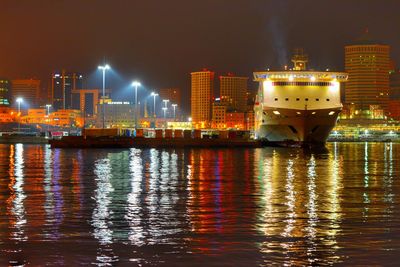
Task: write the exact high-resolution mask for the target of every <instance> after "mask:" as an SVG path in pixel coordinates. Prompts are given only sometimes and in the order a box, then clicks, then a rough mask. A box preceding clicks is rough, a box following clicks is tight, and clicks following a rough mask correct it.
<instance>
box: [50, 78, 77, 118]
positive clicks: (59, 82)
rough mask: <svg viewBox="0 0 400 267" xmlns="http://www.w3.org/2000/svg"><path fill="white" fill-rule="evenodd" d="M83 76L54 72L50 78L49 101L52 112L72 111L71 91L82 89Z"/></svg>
mask: <svg viewBox="0 0 400 267" xmlns="http://www.w3.org/2000/svg"><path fill="white" fill-rule="evenodd" d="M82 87H83V76H82V74H79V73H74V72H72V73H71V72H66V71H65V70H63V71H61V72H54V73H53V74H52V77H51V101H52V103H53V108H54V110H59V109H72V108H73V106H74V104H73V99H72V91H73V90H77V89H82Z"/></svg>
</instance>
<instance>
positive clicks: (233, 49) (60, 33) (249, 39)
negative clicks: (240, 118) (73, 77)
mask: <svg viewBox="0 0 400 267" xmlns="http://www.w3.org/2000/svg"><path fill="white" fill-rule="evenodd" d="M0 10H1V11H0V12H1V15H0V33H1V39H0V40H1V41H0V59H1V62H0V76H2V77H6V78H11V79H12V78H30V77H36V78H39V79H42V80H43V82H44V84H47V80H48V79H49V77H50V73H51V71H52V70H56V69H61V68H65V69H67V70H70V71H77V72H82V73H85V74H87V75H88V76H89V77H91V79H92V80H96V79H94V78H93V77H94V75H99V73H98V72H96V68H97V65H98V64H100V63H102V62H103V60H104V58H106V60H107V62H108V63H109V64H110V65H111V66H112V67H113V69H114V70H115V73H114V76H116V77H113V78H110V80H112V79H115V80H118V81H119V82H118V83H117V82H115V81H114V84H115V87H118V88H114V89H116V90H122V87H123V84H124V82H128V81H130V80H132V79H133V78H138V79H140V81H142V83H143V84H144V85H145V87H146V88H148V89H149V90H150V89H152V88H160V87H180V88H182V89H183V90H186V91H189V88H190V75H189V73H190V72H191V71H195V70H201V69H202V68H209V69H211V70H214V71H216V72H217V74H223V73H226V72H233V73H236V74H239V75H248V76H250V75H251V73H252V71H253V70H256V69H263V68H264V69H265V68H266V67H270V68H281V67H282V66H283V65H284V64H285V63H286V62H287V60H288V59H289V58H290V54H291V51H292V50H293V49H294V48H296V47H303V48H304V49H305V50H306V52H307V53H308V54H309V56H310V60H311V67H313V68H315V69H318V68H321V69H325V68H331V69H337V70H342V69H343V61H344V60H343V46H344V45H345V44H346V43H349V42H351V41H352V40H354V39H356V38H357V37H359V36H360V35H361V34H362V32H363V31H364V29H365V28H367V27H368V28H369V32H370V33H371V34H372V35H373V37H374V38H375V39H378V40H381V41H382V42H384V43H387V44H389V45H391V46H392V58H393V59H394V60H395V61H396V62H398V63H399V64H400V46H399V44H400V35H399V29H400V15H399V12H400V0H336V1H334V0H321V1H317V0H301V1H300V0H273V1H272V0H271V1H269V0H202V1H200V0H158V1H151V0H142V1H138V0H136V1H135V0H35V1H33V0H18V1H16V0H2V1H1V2H0ZM96 73H97V74H96ZM97 80H99V79H97ZM88 86H96V84H90V85H88ZM98 86H100V82H99V84H98ZM251 86H252V87H255V85H254V84H252V85H251Z"/></svg>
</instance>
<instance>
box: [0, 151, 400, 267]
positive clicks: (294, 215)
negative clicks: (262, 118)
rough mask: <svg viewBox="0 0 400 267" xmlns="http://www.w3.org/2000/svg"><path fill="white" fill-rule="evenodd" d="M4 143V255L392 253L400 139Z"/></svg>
mask: <svg viewBox="0 0 400 267" xmlns="http://www.w3.org/2000/svg"><path fill="white" fill-rule="evenodd" d="M327 148H328V150H327V151H303V150H300V149H279V148H278V149H277V148H264V149H193V150H183V149H182V150H173V149H165V150H156V149H144V150H139V149H130V150H129V149H126V150H63V149H50V148H49V147H47V146H40V145H21V144H17V145H0V266H4V265H8V264H9V265H24V264H26V265H29V264H31V265H33V266H37V265H45V264H48V265H51V266H54V265H58V266H60V265H65V266H76V265H88V264H94V265H99V266H105V265H112V266H160V265H161V266H271V265H284V264H286V265H294V264H295V265H324V264H326V265H332V264H359V265H375V264H387V265H389V264H393V265H395V264H396V263H398V262H399V256H398V255H399V253H400V214H399V213H400V205H399V201H400V199H399V194H400V180H399V179H400V173H399V172H400V144H364V143H353V144H346V143H345V144H329V145H328V147H327Z"/></svg>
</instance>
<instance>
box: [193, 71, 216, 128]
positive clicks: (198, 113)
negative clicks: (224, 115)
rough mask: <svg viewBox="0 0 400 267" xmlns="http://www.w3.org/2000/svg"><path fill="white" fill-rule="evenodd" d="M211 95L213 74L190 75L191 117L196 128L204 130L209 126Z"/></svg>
mask: <svg viewBox="0 0 400 267" xmlns="http://www.w3.org/2000/svg"><path fill="white" fill-rule="evenodd" d="M213 93H214V72H212V71H208V70H204V71H199V72H192V73H191V99H190V100H191V109H192V110H191V117H192V120H193V124H194V126H195V127H196V128H197V127H199V128H206V127H209V125H210V124H211V119H212V110H211V105H212V98H213Z"/></svg>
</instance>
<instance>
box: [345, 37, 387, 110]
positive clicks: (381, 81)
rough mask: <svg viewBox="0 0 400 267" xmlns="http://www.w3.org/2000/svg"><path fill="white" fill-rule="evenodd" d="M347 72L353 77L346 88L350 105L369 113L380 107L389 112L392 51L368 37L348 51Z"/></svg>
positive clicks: (349, 47)
mask: <svg viewBox="0 0 400 267" xmlns="http://www.w3.org/2000/svg"><path fill="white" fill-rule="evenodd" d="M345 69H346V72H347V73H348V74H349V78H348V82H347V84H346V86H345V102H346V104H354V105H355V106H356V109H362V110H368V109H369V107H370V105H379V106H381V108H383V109H384V110H387V105H388V99H389V70H390V47H389V46H388V45H386V44H383V43H381V42H378V41H374V40H371V39H370V37H369V34H368V31H366V32H365V34H364V36H363V37H362V38H360V39H359V40H357V41H355V42H354V43H352V44H349V45H347V46H346V47H345Z"/></svg>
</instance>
